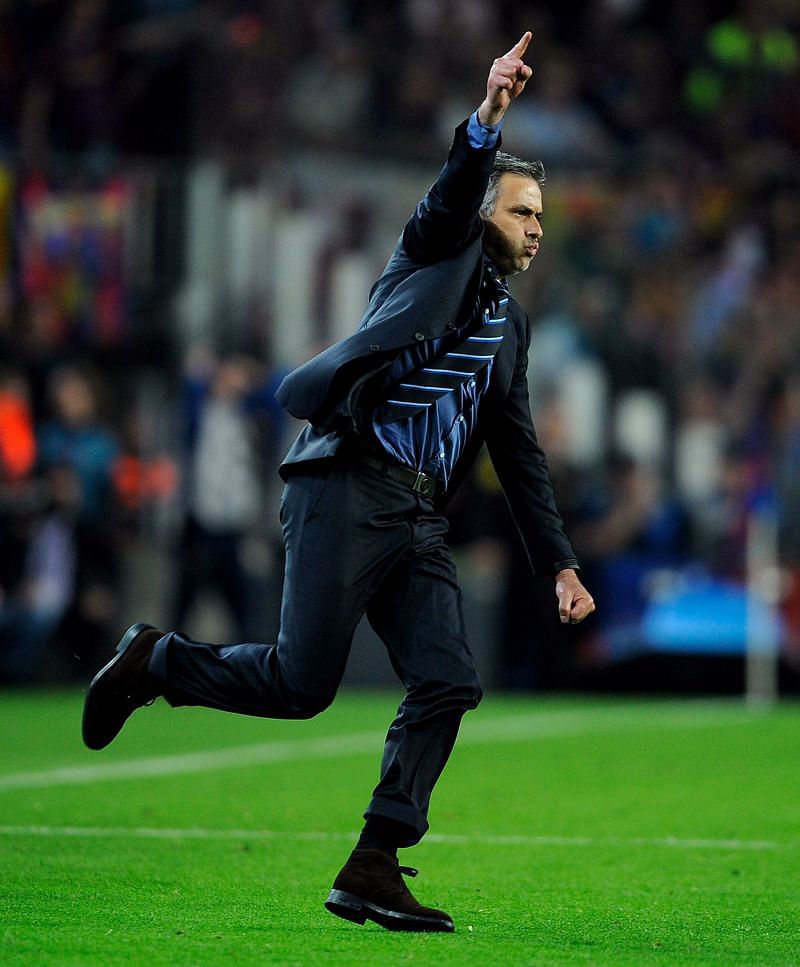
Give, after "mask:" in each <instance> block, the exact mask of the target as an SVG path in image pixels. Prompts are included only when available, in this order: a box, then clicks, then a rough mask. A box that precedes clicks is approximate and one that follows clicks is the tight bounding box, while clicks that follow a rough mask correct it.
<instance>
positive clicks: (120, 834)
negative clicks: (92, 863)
mask: <svg viewBox="0 0 800 967" xmlns="http://www.w3.org/2000/svg"><path fill="white" fill-rule="evenodd" d="M0 835H2V836H34V837H35V836H41V837H48V838H60V837H66V838H77V839H98V838H120V839H158V840H161V839H170V840H270V839H283V840H293V841H297V840H301V841H309V840H311V841H322V842H327V841H339V840H345V841H348V842H349V841H352V840H353V839H355V838H356V836H357V833H356V832H355V831H353V832H350V833H327V832H276V831H274V830H269V829H205V828H202V827H191V828H186V829H159V828H155V827H134V828H126V827H122V826H0ZM425 842H428V843H434V844H440V845H450V844H455V845H460V844H464V845H468V844H470V843H476V844H480V845H485V846H534V847H535V846H579V847H587V846H588V847H600V848H603V847H612V848H620V849H628V848H631V847H656V848H670V849H687V850H723V851H728V850H733V851H738V850H749V851H756V852H765V851H776V850H786V849H795V848H797V846H798V844H797V843H780V842H777V841H775V840H760V839H752V840H748V839H703V838H687V839H682V838H680V837H677V836H661V837H658V836H656V837H640V836H634V837H617V836H502V835H489V834H480V833H478V834H448V833H429V834H428V835H427V836H426V837H425Z"/></svg>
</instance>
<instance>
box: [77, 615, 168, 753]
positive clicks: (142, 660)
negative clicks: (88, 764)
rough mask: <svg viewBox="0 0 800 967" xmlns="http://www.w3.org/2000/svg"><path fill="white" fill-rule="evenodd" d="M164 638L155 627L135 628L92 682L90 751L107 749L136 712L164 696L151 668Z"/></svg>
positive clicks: (87, 716) (86, 730) (87, 709)
mask: <svg viewBox="0 0 800 967" xmlns="http://www.w3.org/2000/svg"><path fill="white" fill-rule="evenodd" d="M163 635H164V632H163V631H158V630H157V629H156V628H153V627H152V626H151V625H146V624H141V623H140V624H135V625H131V627H130V628H128V630H127V631H126V632H125V634H124V635H123V636H122V638H121V639H120V643H119V644H118V645H117V654H116V655H115V656H114V657H113V658H112V659H111V661H110V662H109V663H108V664H107V665H105V666H104V667H103V668H101V669H100V671H99V672H98V673H97V674H96V675H95V676H94V678H93V679H92V684H91V685H90V686H89V691H88V692H87V693H86V701H85V703H84V706H83V741H84V742H85V743H86V745H88V746H89V748H90V749H104V748H105V747H106V746H107V745H108V744H109V742H111V741H112V740H113V739H115V738H116V737H117V735H118V734H119V731H120V729H121V728H122V726H123V725H124V724H125V722H126V721H127V719H128V716H129V715H131V713H132V712H135V711H136V709H137V708H141V706H142V705H149V704H150V703H152V701H153V699H155V698H156V697H157V696H158V695H160V691H159V688H158V683H157V680H156V678H155V677H154V676H153V675H151V674H150V672H149V671H148V665H149V664H150V656H151V655H152V654H153V646H154V645H155V643H156V642H157V641H158V639H159V638H162V637H163Z"/></svg>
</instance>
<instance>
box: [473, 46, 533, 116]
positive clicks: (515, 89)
mask: <svg viewBox="0 0 800 967" xmlns="http://www.w3.org/2000/svg"><path fill="white" fill-rule="evenodd" d="M532 36H533V35H532V34H531V32H530V30H526V31H525V33H524V34H523V35H522V36H521V37H520V39H519V40H518V41H517V42H516V44H514V46H513V47H512V48H511V50H510V51H509V52H508V53H507V54H503V56H502V57H498V58H497V60H495V62H494V63H493V64H492V69H491V70H490V71H489V79H488V80H487V81H486V99H485V100H484V102H483V104H481V106H480V107H479V108H478V120H479V121H480V122H481V124H497V123H498V121H500V119H501V118H502V117H503V115H504V114H505V113H506V111H507V110H508V106H509V104H511V102H512V101H513V100H514V98H515V97H519V95H520V94H521V93H522V92H523V91H524V90H525V85H526V84H527V83H528V81H529V80H530V78H531V75H532V74H533V71H532V70H531V68H530V67H528V65H527V64H526V63H524V62H523V60H522V58H523V57H524V56H525V51H526V50H527V49H528V44H529V43H530V42H531V37H532Z"/></svg>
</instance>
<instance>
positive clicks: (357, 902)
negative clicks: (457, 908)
mask: <svg viewBox="0 0 800 967" xmlns="http://www.w3.org/2000/svg"><path fill="white" fill-rule="evenodd" d="M325 908H326V909H327V910H330V912H331V913H333V914H335V915H336V916H337V917H341V918H342V919H343V920H349V921H350V922H351V923H358V924H363V923H365V922H366V921H367V920H373V921H374V922H375V923H377V924H380V926H382V927H385V928H386V929H387V930H406V931H416V932H421V931H424V932H427V933H452V932H453V931H454V930H455V927H454V926H453V921H452V920H441V919H439V918H438V917H415V916H413V915H412V914H410V913H400V912H399V911H397V910H387V909H385V908H384V907H379V906H378V905H377V904H375V903H370V902H369V900H364V899H363V898H362V897H359V896H355V895H354V894H353V893H345V892H344V891H343V890H331V892H330V893H329V894H328V899H327V900H326V901H325Z"/></svg>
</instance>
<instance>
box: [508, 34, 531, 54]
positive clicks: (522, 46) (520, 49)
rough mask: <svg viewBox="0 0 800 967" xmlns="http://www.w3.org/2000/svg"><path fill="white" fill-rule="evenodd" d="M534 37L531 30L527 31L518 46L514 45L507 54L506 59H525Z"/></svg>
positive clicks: (517, 43)
mask: <svg viewBox="0 0 800 967" xmlns="http://www.w3.org/2000/svg"><path fill="white" fill-rule="evenodd" d="M532 36H533V34H532V33H531V32H530V30H526V31H525V33H524V34H523V35H522V36H521V37H520V38H519V40H518V41H517V42H516V44H514V46H513V47H512V48H511V50H510V51H509V52H508V53H507V54H506V57H523V56H524V54H525V51H526V50H527V49H528V44H529V43H530V42H531V37H532Z"/></svg>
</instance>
